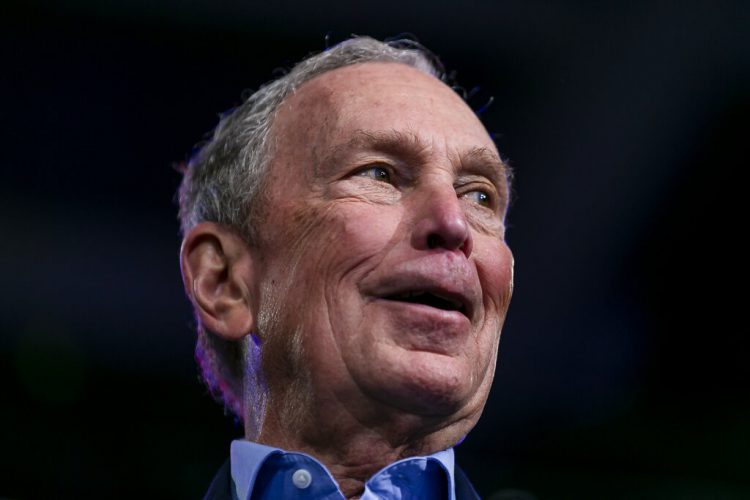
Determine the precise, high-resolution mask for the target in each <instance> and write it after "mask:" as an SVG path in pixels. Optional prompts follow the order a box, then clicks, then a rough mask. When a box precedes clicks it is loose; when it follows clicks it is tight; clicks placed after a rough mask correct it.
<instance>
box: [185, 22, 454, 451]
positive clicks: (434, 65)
mask: <svg viewBox="0 0 750 500" xmlns="http://www.w3.org/2000/svg"><path fill="white" fill-rule="evenodd" d="M365 62H394V63H401V64H406V65H408V66H411V67H414V68H416V69H418V70H420V71H423V72H425V73H427V74H429V75H432V76H434V77H436V78H438V79H441V80H443V79H444V73H443V67H442V65H441V64H440V61H439V60H438V59H437V57H435V56H434V55H433V54H432V53H431V52H429V51H428V50H426V49H425V48H424V47H422V46H421V45H420V44H418V43H417V42H414V41H412V40H404V39H400V40H394V41H388V42H380V41H378V40H375V39H373V38H369V37H355V38H351V39H349V40H346V41H344V42H342V43H340V44H338V45H335V46H334V47H331V48H329V49H327V50H326V51H324V52H322V53H319V54H316V55H312V56H310V57H308V58H307V59H304V60H303V61H301V62H299V63H298V64H297V65H295V66H294V67H293V68H292V69H291V70H290V71H289V72H288V73H287V74H285V75H284V76H282V77H281V78H279V79H277V80H274V81H272V82H270V83H268V84H266V85H264V86H262V87H261V88H260V89H259V90H258V91H257V92H255V93H254V94H252V95H251V96H250V97H248V98H247V99H246V100H245V101H244V102H243V103H242V104H241V105H240V106H238V107H237V108H235V109H234V110H232V111H231V112H230V113H229V114H226V115H224V116H223V117H222V118H221V119H220V121H219V124H218V125H217V126H216V129H215V130H214V132H213V136H212V137H211V139H210V140H208V142H207V143H206V144H205V145H203V147H202V148H201V149H200V150H199V151H198V152H197V153H196V154H195V155H194V156H193V157H192V158H191V159H190V161H189V162H188V163H187V166H186V168H185V171H184V177H183V179H182V183H181V185H180V188H179V192H178V197H179V205H180V213H179V216H180V221H181V228H182V233H183V235H186V234H187V233H188V232H189V231H190V230H191V229H192V228H193V227H194V226H196V225H197V224H199V223H201V222H205V221H212V222H217V223H220V224H223V225H224V226H227V227H229V228H231V229H233V230H235V231H236V232H237V233H238V234H239V235H240V236H241V237H242V238H243V239H244V240H245V241H246V242H247V243H248V244H252V243H253V242H254V241H257V234H258V230H259V229H258V226H259V223H260V222H261V219H262V217H260V211H259V205H260V203H258V199H259V198H261V197H262V194H263V184H264V179H265V176H266V171H267V169H268V165H269V163H270V154H269V142H270V141H269V135H270V134H269V132H270V130H271V126H272V125H273V120H274V117H275V115H276V110H277V109H278V108H279V105H280V104H281V103H282V102H283V101H284V99H286V98H287V96H289V95H290V94H292V93H294V92H295V90H296V89H297V88H298V87H299V86H300V85H302V84H303V83H305V82H307V81H308V80H311V79H312V78H314V77H316V76H318V75H320V74H322V73H325V72H328V71H332V70H334V69H337V68H342V67H344V66H349V65H353V64H358V63H365ZM196 322H197V331H198V341H197V344H196V348H195V356H196V360H197V362H198V365H199V367H200V370H201V374H202V376H203V379H204V381H205V383H206V385H207V386H208V388H209V390H210V391H211V393H212V395H213V396H214V397H215V398H216V399H217V400H219V401H223V403H224V405H225V407H226V408H228V409H229V410H230V411H231V412H233V413H234V414H235V415H237V416H238V417H240V418H243V417H244V420H245V423H246V425H247V424H250V426H251V427H252V428H250V429H246V434H248V435H250V436H251V437H252V436H253V435H257V433H259V432H260V426H261V425H262V419H263V413H264V412H265V401H266V398H267V395H266V394H265V393H264V390H265V389H264V387H265V384H264V382H263V374H262V373H261V371H262V370H261V366H260V363H259V361H260V346H259V344H258V342H257V339H256V338H255V337H254V336H252V335H248V336H247V337H245V339H244V341H242V342H231V341H226V340H224V339H222V338H220V337H219V336H217V335H215V334H213V333H212V332H210V331H208V330H206V329H205V328H204V327H203V325H202V324H201V322H200V319H199V318H198V317H197V314H196ZM248 392H251V393H254V394H251V395H250V396H252V397H251V398H246V397H245V393H248ZM249 406H252V408H251V407H249Z"/></svg>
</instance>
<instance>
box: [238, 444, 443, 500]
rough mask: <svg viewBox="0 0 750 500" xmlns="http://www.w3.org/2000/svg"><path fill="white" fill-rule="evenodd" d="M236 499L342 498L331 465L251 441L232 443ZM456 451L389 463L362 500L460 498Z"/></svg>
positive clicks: (376, 477)
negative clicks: (456, 490) (456, 489)
mask: <svg viewBox="0 0 750 500" xmlns="http://www.w3.org/2000/svg"><path fill="white" fill-rule="evenodd" d="M230 466H231V471H232V482H233V483H234V487H233V489H232V497H233V498H234V499H235V500H256V499H257V500H268V499H279V498H283V499H298V500H307V499H326V500H342V499H344V495H343V494H342V493H341V490H339V487H338V484H336V481H335V480H334V478H333V476H332V475H331V473H330V472H329V471H328V469H326V468H325V466H324V465H323V464H321V463H320V462H318V461H317V460H316V459H314V458H313V457H311V456H310V455H307V454H305V453H296V452H287V451H284V450H281V449H279V448H272V447H270V446H264V445H262V444H257V443H253V442H251V441H245V440H236V441H232V447H231V452H230ZM453 467H454V459H453V449H452V448H449V449H447V450H444V451H439V452H437V453H435V454H433V455H429V456H426V457H410V458H405V459H403V460H399V461H398V462H394V463H392V464H390V465H388V466H387V467H384V468H383V469H381V470H380V471H379V472H377V473H376V474H375V475H374V476H372V477H371V478H370V479H369V480H368V481H367V483H365V491H364V493H363V494H362V496H361V497H360V498H361V500H375V499H378V500H382V499H386V500H391V499H392V500H410V499H424V498H430V499H446V500H455V498H456V493H455V484H454V478H453Z"/></svg>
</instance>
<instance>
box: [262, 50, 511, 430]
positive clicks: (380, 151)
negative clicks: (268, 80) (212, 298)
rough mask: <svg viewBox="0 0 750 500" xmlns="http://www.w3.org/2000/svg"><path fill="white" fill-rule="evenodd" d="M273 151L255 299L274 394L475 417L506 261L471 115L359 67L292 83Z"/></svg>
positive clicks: (487, 160) (424, 83)
mask: <svg viewBox="0 0 750 500" xmlns="http://www.w3.org/2000/svg"><path fill="white" fill-rule="evenodd" d="M271 140H272V143H273V146H272V163H271V165H270V170H269V177H268V184H267V186H268V189H267V199H266V201H265V203H266V204H267V205H266V216H265V219H264V222H263V225H262V227H261V228H260V231H259V232H260V234H261V242H260V243H259V244H258V248H257V250H256V251H257V255H258V262H259V265H258V266H257V273H258V276H257V277H258V279H257V281H256V284H257V286H256V292H257V297H258V304H257V308H258V309H257V310H258V311H259V314H258V325H259V327H258V333H259V335H260V336H261V338H264V339H267V338H272V339H273V338H274V337H276V341H270V342H268V343H267V344H266V349H267V350H268V352H266V353H265V356H266V361H267V362H266V363H265V367H266V371H267V375H268V377H269V382H270V383H271V388H272V390H273V385H274V384H273V382H274V380H273V379H274V377H276V376H280V377H281V375H278V374H279V373H286V374H287V376H288V374H289V373H296V374H297V375H296V376H297V377H306V380H307V382H306V383H307V385H308V389H309V390H312V391H313V393H314V394H315V397H317V398H318V400H319V401H325V400H326V399H327V398H333V399H329V400H338V401H349V400H351V401H358V399H357V398H360V400H361V398H365V399H366V400H368V401H371V402H373V403H374V404H376V405H380V406H385V407H393V408H397V409H399V410H403V411H407V412H409V413H415V414H421V415H449V414H455V413H456V412H461V411H464V412H475V413H476V414H477V417H478V413H479V412H480V411H481V408H482V407H483V405H484V402H485V400H486V397H487V393H488V391H489V386H490V384H491V382H492V377H493V374H494V367H495V360H496V355H497V346H498V341H499V337H500V329H501V326H502V324H503V321H504V319H505V314H506V311H507V308H508V303H509V301H510V296H511V292H512V256H511V252H510V250H509V249H508V246H507V245H506V243H505V240H504V231H505V227H504V217H505V211H506V208H507V202H508V200H507V198H508V192H507V191H508V186H507V183H506V177H505V172H504V170H503V168H504V167H503V164H502V163H501V162H500V160H499V156H498V154H497V151H496V149H495V146H494V144H493V143H492V141H491V139H490V138H489V136H488V134H487V132H486V131H485V129H484V127H483V126H482V124H481V123H480V122H479V120H478V119H477V118H476V116H475V115H474V113H473V112H472V111H471V110H470V109H469V108H468V107H467V106H466V104H465V103H464V102H463V101H462V100H461V99H460V98H459V97H458V96H457V95H456V94H455V93H454V92H453V91H452V90H451V89H449V88H448V87H447V86H445V85H444V84H442V83H441V82H439V81H438V80H436V79H435V78H432V77H430V76H428V75H425V74H423V73H421V72H419V71H417V70H415V69H413V68H410V67H408V66H405V65H401V64H394V63H366V64H359V65H354V66H349V67H345V68H341V69H337V70H335V71H331V72H328V73H325V74H323V75H321V76H319V77H317V78H315V79H313V80H311V81H309V82H307V83H305V84H304V85H302V86H300V88H299V89H298V90H297V92H296V93H295V94H294V95H292V96H290V97H289V98H287V99H286V100H285V102H284V103H283V104H282V106H281V108H280V109H279V112H278V114H277V116H276V119H275V122H274V125H273V129H272V134H271ZM279 336H281V338H282V339H284V341H283V342H282V341H278V337H279ZM274 350H278V351H282V350H284V351H293V352H273V351H274ZM282 359H283V360H285V361H283V362H279V361H278V360H282ZM268 360H277V361H268ZM284 363H293V364H298V365H299V366H292V367H288V366H284V367H282V366H281V365H283V364H284Z"/></svg>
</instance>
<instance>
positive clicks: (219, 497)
mask: <svg viewBox="0 0 750 500" xmlns="http://www.w3.org/2000/svg"><path fill="white" fill-rule="evenodd" d="M203 500H232V473H231V470H230V468H229V460H227V461H226V462H224V465H222V466H221V468H220V469H219V470H218V472H217V473H216V475H215V476H214V478H213V480H212V481H211V486H209V487H208V491H207V492H206V495H205V496H204V497H203Z"/></svg>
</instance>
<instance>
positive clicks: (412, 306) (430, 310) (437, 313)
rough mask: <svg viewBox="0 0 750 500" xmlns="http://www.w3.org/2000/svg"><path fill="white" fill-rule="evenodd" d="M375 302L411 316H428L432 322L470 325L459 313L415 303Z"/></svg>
mask: <svg viewBox="0 0 750 500" xmlns="http://www.w3.org/2000/svg"><path fill="white" fill-rule="evenodd" d="M376 302H378V303H380V304H385V305H387V306H391V307H395V308H398V309H406V310H407V311H409V312H411V313H412V314H420V315H426V316H429V317H430V318H431V319H433V320H443V321H447V322H462V323H463V322H466V323H470V321H469V318H468V317H467V316H466V315H465V314H464V313H462V312H461V311H449V310H446V309H440V308H437V307H432V306H428V305H426V304H419V303H416V302H405V301H401V300H391V299H376Z"/></svg>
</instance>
